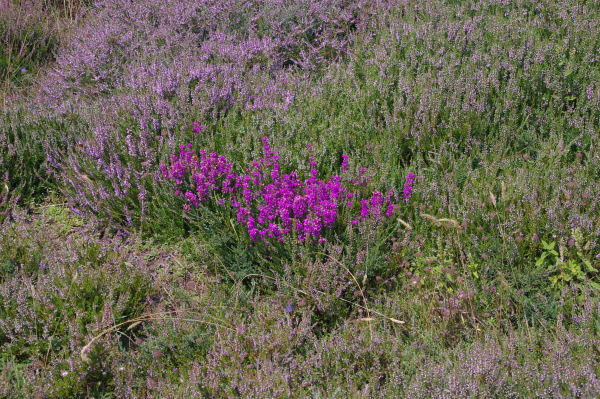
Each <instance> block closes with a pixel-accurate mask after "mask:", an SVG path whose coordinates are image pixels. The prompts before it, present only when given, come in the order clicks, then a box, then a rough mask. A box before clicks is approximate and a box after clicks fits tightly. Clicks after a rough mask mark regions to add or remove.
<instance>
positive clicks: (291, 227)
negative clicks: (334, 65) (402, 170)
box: [161, 137, 395, 243]
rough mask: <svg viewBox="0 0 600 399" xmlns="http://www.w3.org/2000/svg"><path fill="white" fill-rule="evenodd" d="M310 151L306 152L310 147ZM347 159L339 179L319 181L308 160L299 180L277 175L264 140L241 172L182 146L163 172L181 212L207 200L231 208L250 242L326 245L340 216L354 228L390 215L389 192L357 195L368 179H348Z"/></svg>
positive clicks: (361, 176)
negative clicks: (291, 239) (180, 201)
mask: <svg viewBox="0 0 600 399" xmlns="http://www.w3.org/2000/svg"><path fill="white" fill-rule="evenodd" d="M308 149H309V153H310V145H309V146H308ZM348 159H349V157H348V156H347V155H343V161H342V165H341V170H342V175H341V176H337V175H335V176H331V177H330V178H329V179H328V180H327V181H325V180H320V179H319V178H318V175H319V173H318V170H317V164H316V162H315V159H314V157H313V156H312V155H309V165H310V172H309V175H308V177H307V178H306V179H304V180H302V179H301V178H300V176H299V175H298V173H297V172H291V173H288V174H286V173H282V172H281V168H280V164H279V157H278V156H277V155H276V154H275V153H274V152H273V150H272V149H271V147H270V145H269V141H268V138H267V137H264V138H263V156H262V157H261V158H260V159H259V160H255V161H252V162H250V165H249V167H248V168H247V169H246V171H245V173H241V174H237V173H235V172H234V171H233V167H232V164H231V162H229V161H228V160H227V159H226V158H225V157H223V156H219V155H217V154H216V153H211V154H207V153H206V152H205V151H199V153H198V155H196V154H195V153H194V151H192V150H191V144H188V146H187V147H186V146H184V145H182V146H181V147H180V152H179V154H178V155H174V156H172V157H171V164H170V165H169V166H167V165H161V170H162V173H163V175H164V176H165V177H166V178H167V179H169V180H171V181H173V182H174V183H175V194H176V195H177V196H179V197H181V198H184V199H185V201H186V203H185V205H184V210H186V211H189V210H191V209H192V208H198V207H199V206H200V204H201V203H203V202H205V201H207V200H209V199H213V200H214V201H216V203H218V204H219V206H230V207H232V208H233V209H234V211H235V214H236V217H237V221H238V222H239V223H240V224H242V225H244V226H245V229H246V230H247V232H248V235H249V237H250V239H251V240H252V241H254V242H256V241H264V242H267V243H270V242H271V241H273V240H277V241H281V242H285V241H286V238H288V237H296V238H297V239H298V240H299V241H301V242H303V241H306V240H313V239H316V240H319V241H325V238H324V233H325V231H326V230H331V229H335V228H336V225H340V223H341V222H340V215H341V214H342V213H346V214H347V215H349V216H350V222H351V224H352V225H356V224H359V223H360V222H362V221H365V220H367V219H368V218H373V219H374V220H377V221H380V220H383V219H384V218H386V217H390V216H391V215H392V213H393V211H394V207H395V205H394V203H393V201H392V192H388V193H387V194H386V195H384V194H383V193H381V192H379V191H374V192H372V193H371V194H370V196H369V195H367V196H362V195H361V194H362V192H364V191H365V189H366V188H365V187H366V186H367V182H368V181H369V179H368V177H366V176H365V169H364V168H363V169H361V171H360V174H359V176H358V178H354V179H352V178H350V176H348V175H349V162H348ZM361 197H364V198H361Z"/></svg>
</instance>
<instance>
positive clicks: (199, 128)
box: [192, 122, 206, 137]
mask: <svg viewBox="0 0 600 399" xmlns="http://www.w3.org/2000/svg"><path fill="white" fill-rule="evenodd" d="M205 128H206V126H204V125H201V124H200V123H198V122H194V126H193V127H192V130H193V131H194V137H196V133H200V132H201V131H202V130H204V129H205Z"/></svg>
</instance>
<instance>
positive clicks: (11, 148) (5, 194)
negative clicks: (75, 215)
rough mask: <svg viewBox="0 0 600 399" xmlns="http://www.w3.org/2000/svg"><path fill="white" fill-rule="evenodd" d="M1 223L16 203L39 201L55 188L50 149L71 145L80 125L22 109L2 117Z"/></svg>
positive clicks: (0, 122)
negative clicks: (33, 113) (49, 156)
mask: <svg viewBox="0 0 600 399" xmlns="http://www.w3.org/2000/svg"><path fill="white" fill-rule="evenodd" d="M0 129H1V130H0V182H1V184H2V187H1V190H0V191H1V193H0V222H1V221H2V220H3V219H4V218H5V217H6V216H7V215H8V214H9V213H10V211H11V209H12V208H13V207H14V205H15V204H16V203H20V204H31V203H32V202H36V201H39V200H40V199H41V198H42V197H43V196H44V195H46V193H47V192H48V190H49V189H51V188H53V187H56V186H55V185H54V178H53V176H52V174H51V171H50V164H51V160H52V159H51V158H50V159H49V158H48V155H49V154H48V150H49V149H50V148H53V149H56V150H58V149H60V148H66V147H67V146H68V145H69V141H70V137H72V135H74V134H77V132H78V126H77V124H75V123H72V121H67V120H65V119H63V118H57V117H53V116H51V115H45V116H42V115H37V116H34V115H32V114H31V113H29V112H27V111H25V110H22V111H21V110H20V111H14V112H11V111H9V112H2V113H1V114H0Z"/></svg>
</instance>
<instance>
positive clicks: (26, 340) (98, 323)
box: [0, 215, 153, 397]
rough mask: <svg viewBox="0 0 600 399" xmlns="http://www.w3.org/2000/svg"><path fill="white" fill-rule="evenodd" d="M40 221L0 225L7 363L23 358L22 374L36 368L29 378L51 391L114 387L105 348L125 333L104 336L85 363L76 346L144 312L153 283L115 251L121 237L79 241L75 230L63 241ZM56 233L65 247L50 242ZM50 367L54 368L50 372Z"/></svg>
mask: <svg viewBox="0 0 600 399" xmlns="http://www.w3.org/2000/svg"><path fill="white" fill-rule="evenodd" d="M17 217H19V218H23V216H22V215H17ZM20 220H23V219H20ZM42 220H44V222H45V223H41V224H36V225H32V226H31V227H29V228H27V227H25V228H23V227H15V226H9V225H5V226H4V227H3V228H2V235H1V236H2V240H1V241H0V259H1V260H2V263H1V264H2V269H1V271H0V272H1V273H2V274H1V278H0V295H1V296H2V300H1V301H0V303H1V304H0V346H1V347H2V351H1V353H2V355H1V358H2V362H4V363H6V362H8V363H10V364H22V365H23V366H24V367H25V369H24V370H21V371H20V372H21V373H24V372H29V371H30V370H31V369H32V368H33V369H38V374H37V375H35V378H34V379H33V380H31V383H33V384H34V385H35V384H38V386H39V387H40V388H43V389H45V390H46V393H47V394H48V395H50V397H65V396H78V395H96V394H100V393H102V392H109V391H110V390H111V385H112V378H113V377H112V374H111V373H107V370H106V364H107V362H108V363H110V357H111V356H112V355H110V356H108V357H106V356H105V354H106V353H109V352H110V350H109V349H108V348H117V347H126V346H127V345H129V341H128V340H127V339H125V338H124V336H121V337H119V336H111V337H104V338H102V339H100V340H99V341H98V342H97V343H96V345H93V346H92V347H91V350H90V354H89V356H88V358H89V361H88V362H85V361H83V360H82V359H81V358H80V353H79V351H80V350H81V348H82V347H83V346H84V345H85V344H86V343H87V342H88V341H89V340H90V339H91V337H92V336H94V335H96V334H97V333H98V332H99V331H100V330H101V329H103V328H106V327H107V326H111V325H112V324H113V323H118V322H121V321H124V320H128V319H131V318H134V317H136V316H139V315H140V314H141V313H142V311H144V310H145V308H146V304H147V300H148V298H149V297H150V296H151V295H152V294H153V291H152V288H151V285H150V284H149V280H148V279H147V276H145V275H144V274H142V273H141V272H140V271H139V270H137V269H135V268H133V266H132V265H131V264H130V263H129V262H127V261H126V260H124V259H123V258H124V256H123V254H120V253H117V252H116V250H115V248H117V247H118V244H117V243H116V242H113V243H110V242H101V241H98V240H94V239H93V238H92V237H89V236H88V237H85V236H83V237H81V238H80V241H77V240H74V239H73V233H70V234H69V236H68V238H67V239H66V241H65V238H64V237H61V235H62V234H65V233H64V232H61V231H60V230H58V229H57V230H53V229H52V228H49V227H48V224H47V222H48V220H52V219H51V217H50V216H48V217H47V218H46V216H43V217H42ZM68 222H71V224H72V228H73V229H76V230H79V232H78V233H79V234H81V233H82V232H85V231H84V230H81V228H80V227H79V224H78V223H74V224H73V223H72V222H73V221H69V220H65V223H68ZM57 234H58V236H57ZM59 237H60V238H61V239H62V240H63V243H62V244H61V245H59V246H58V247H57V246H56V243H58V242H55V243H50V244H51V245H48V239H49V238H54V239H55V240H56V239H57V238H59ZM65 244H66V245H65ZM115 244H117V246H114V245H115ZM122 331H125V327H124V328H123V329H122ZM40 367H43V369H44V371H43V372H39V368H40ZM47 368H50V369H52V370H53V371H52V372H51V373H48V372H47V371H46V370H47ZM13 370H15V372H16V371H18V369H13ZM52 373H55V375H53V374H52ZM11 378H12V377H11ZM15 378H16V377H15ZM25 385H28V384H25ZM5 388H6V387H2V389H3V390H4V389H5Z"/></svg>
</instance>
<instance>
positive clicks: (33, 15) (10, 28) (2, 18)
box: [0, 0, 58, 105]
mask: <svg viewBox="0 0 600 399" xmlns="http://www.w3.org/2000/svg"><path fill="white" fill-rule="evenodd" d="M57 42H58V38H57V29H56V25H55V23H54V21H53V18H52V15H51V13H50V7H49V6H48V4H47V3H46V2H45V1H36V0H2V1H1V2H0V44H1V45H0V84H1V85H2V87H1V89H2V91H5V90H7V89H8V87H7V86H12V85H16V86H23V85H24V83H25V82H26V81H28V80H29V79H31V76H32V75H31V73H32V72H33V71H34V70H35V69H36V68H37V67H38V66H39V65H40V64H42V63H44V62H46V61H47V60H48V59H50V58H52V54H53V51H54V49H55V47H56V45H57ZM3 105H5V104H3Z"/></svg>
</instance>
